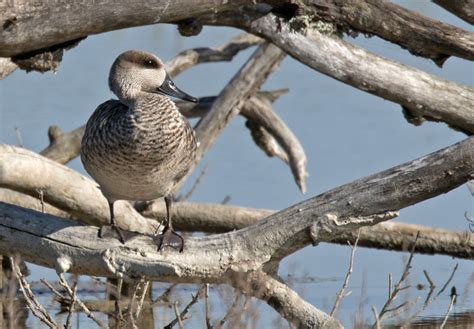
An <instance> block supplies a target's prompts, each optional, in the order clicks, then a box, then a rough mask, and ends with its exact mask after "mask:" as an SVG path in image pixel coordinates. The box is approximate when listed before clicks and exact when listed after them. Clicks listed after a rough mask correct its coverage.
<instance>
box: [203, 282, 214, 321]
mask: <svg viewBox="0 0 474 329" xmlns="http://www.w3.org/2000/svg"><path fill="white" fill-rule="evenodd" d="M204 302H205V312H206V328H207V329H212V324H211V314H210V313H211V312H210V308H209V284H208V283H206V290H205V292H204Z"/></svg>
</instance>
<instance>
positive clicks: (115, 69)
mask: <svg viewBox="0 0 474 329" xmlns="http://www.w3.org/2000/svg"><path fill="white" fill-rule="evenodd" d="M109 87H110V90H112V92H113V93H114V94H115V95H117V97H118V98H119V99H120V100H121V101H122V102H124V103H128V102H131V101H133V100H134V99H136V98H137V97H139V95H140V94H141V93H158V94H165V95H168V96H173V97H176V98H179V99H183V100H186V101H190V102H194V103H197V99H196V98H195V97H193V96H191V95H188V94H187V93H185V92H184V91H182V90H180V89H179V88H178V87H176V85H175V84H174V82H173V81H172V80H171V79H170V77H169V76H168V73H166V70H165V66H164V64H163V62H162V61H161V60H160V59H159V58H158V57H156V56H155V55H153V54H151V53H148V52H144V51H139V50H129V51H126V52H124V53H122V54H120V55H119V56H118V57H117V59H116V60H115V62H114V63H113V64H112V68H111V69H110V74H109Z"/></svg>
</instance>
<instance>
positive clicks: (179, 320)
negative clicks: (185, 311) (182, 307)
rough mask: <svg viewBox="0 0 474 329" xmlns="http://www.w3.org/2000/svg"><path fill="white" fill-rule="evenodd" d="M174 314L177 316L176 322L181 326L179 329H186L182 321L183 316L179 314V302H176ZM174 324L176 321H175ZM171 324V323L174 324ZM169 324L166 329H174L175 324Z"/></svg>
mask: <svg viewBox="0 0 474 329" xmlns="http://www.w3.org/2000/svg"><path fill="white" fill-rule="evenodd" d="M173 305H174V314H175V315H176V322H178V325H179V329H184V325H183V321H181V315H180V314H179V309H178V301H176V302H175V303H174V304H173ZM173 322H174V321H173ZM173 322H171V323H173ZM171 323H170V324H168V325H167V326H166V327H165V329H168V328H173V326H174V324H173V325H171Z"/></svg>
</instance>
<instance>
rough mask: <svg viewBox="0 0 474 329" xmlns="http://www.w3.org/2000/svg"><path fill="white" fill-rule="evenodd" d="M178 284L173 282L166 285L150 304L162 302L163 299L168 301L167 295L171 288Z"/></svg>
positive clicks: (168, 295) (169, 293)
mask: <svg viewBox="0 0 474 329" xmlns="http://www.w3.org/2000/svg"><path fill="white" fill-rule="evenodd" d="M177 285H178V284H177V283H173V284H172V285H170V286H169V287H168V289H166V290H165V291H164V292H163V293H162V294H161V295H160V296H158V298H156V299H155V300H154V301H153V302H152V306H153V307H154V306H156V305H157V304H159V303H161V302H163V301H169V297H170V295H171V292H172V291H173V289H174V288H175V287H176V286H177Z"/></svg>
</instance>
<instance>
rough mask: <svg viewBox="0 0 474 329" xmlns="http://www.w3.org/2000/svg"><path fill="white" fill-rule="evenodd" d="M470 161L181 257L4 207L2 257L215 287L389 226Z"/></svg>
mask: <svg viewBox="0 0 474 329" xmlns="http://www.w3.org/2000/svg"><path fill="white" fill-rule="evenodd" d="M473 158H474V137H472V138H468V139H466V140H464V141H462V142H460V143H457V144H455V145H453V146H450V147H448V148H445V149H442V150H440V151H437V152H435V153H432V154H430V155H428V156H425V157H422V158H419V159H416V160H414V161H411V162H408V163H406V164H403V165H400V166H397V167H394V168H392V169H389V170H386V171H384V172H381V173H378V174H375V175H372V176H368V177H366V178H363V179H359V180H357V181H355V182H353V183H350V184H347V185H344V186H341V187H338V188H335V189H333V190H331V191H328V192H326V193H324V194H321V195H319V196H317V197H314V198H311V199H308V200H306V201H304V202H302V203H299V204H297V205H295V206H293V207H290V208H288V209H286V210H283V211H281V212H279V213H276V214H274V215H272V216H270V217H268V218H267V219H265V220H262V221H259V222H258V223H256V224H254V225H252V226H250V227H248V228H245V229H241V230H237V231H233V232H229V233H225V234H218V235H212V236H205V237H189V238H188V240H187V251H186V252H184V253H178V252H176V253H175V252H174V251H173V250H170V251H168V252H165V253H157V252H156V249H155V247H154V246H153V243H152V239H151V238H148V237H144V236H141V237H137V238H135V239H133V240H132V241H130V242H129V243H128V244H127V245H126V246H124V247H122V246H121V245H120V243H119V242H118V241H115V240H114V241H112V240H110V241H109V240H106V239H97V238H96V236H97V232H98V228H96V227H88V226H78V225H77V224H75V223H74V222H71V221H68V220H65V219H61V218H57V217H52V216H50V215H47V214H41V213H37V212H34V211H31V210H26V209H22V208H18V207H15V206H11V205H7V204H4V203H1V204H0V205H1V211H0V218H2V221H1V223H0V237H1V239H0V252H1V253H3V254H9V253H11V252H13V251H15V252H19V253H21V254H22V255H23V258H24V259H25V260H26V261H32V262H37V263H40V264H42V265H46V266H50V267H56V268H59V269H63V270H64V269H65V268H66V269H69V270H71V271H72V272H75V273H76V272H77V273H82V274H89V275H100V276H112V275H118V274H122V275H125V276H134V277H137V276H138V277H141V276H143V277H145V278H146V279H148V280H167V281H175V282H196V281H198V282H200V281H202V280H205V281H209V282H212V281H215V280H217V281H218V280H222V277H223V276H225V275H226V273H232V272H241V271H243V272H247V271H250V270H252V269H259V268H261V267H262V266H263V265H265V264H267V263H268V264H270V263H271V262H272V261H274V262H278V261H279V260H280V259H282V258H283V257H285V256H287V255H289V254H291V253H293V252H295V251H296V250H299V249H301V248H303V247H305V246H307V245H308V244H309V243H318V242H322V241H327V240H329V239H332V238H333V237H334V236H337V235H340V234H341V232H343V231H345V230H346V229H350V230H354V228H357V227H361V226H365V225H373V224H376V223H378V222H380V221H383V220H387V219H389V218H392V217H393V216H395V215H396V214H397V213H396V212H395V211H396V210H398V209H401V208H404V207H407V206H409V205H411V204H414V203H418V202H420V201H422V200H425V199H427V198H431V197H433V196H436V195H438V194H440V193H445V192H447V191H449V190H450V189H453V188H455V187H457V186H459V185H460V184H463V183H464V182H465V181H466V180H468V179H470V177H471V175H472V174H473V173H474V161H473ZM4 163H8V161H0V164H2V166H3V164H4ZM454 168H456V170H454ZM0 172H3V173H6V171H4V170H3V168H1V169H0ZM44 172H46V171H44ZM43 175H44V174H43ZM6 176H7V177H8V176H9V175H6ZM2 179H3V180H4V178H3V177H2ZM387 186H390V187H391V188H387ZM13 233H14V234H13ZM257 237H258V238H257ZM19 240H21V241H23V243H22V244H18V243H17V242H18V241H19ZM250 241H251V243H250ZM79 251H80V252H79ZM71 260H73V261H71ZM84 264H87V266H84Z"/></svg>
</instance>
